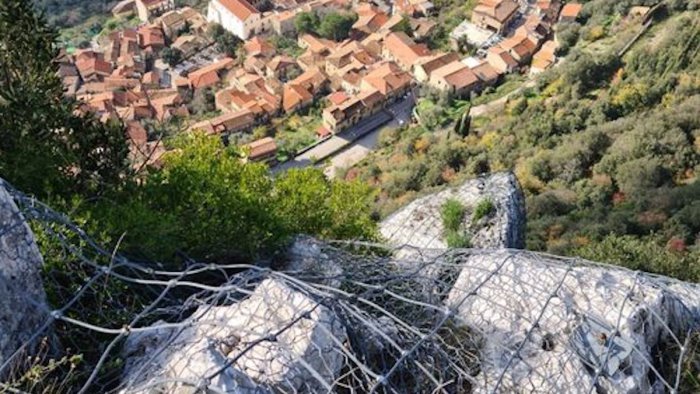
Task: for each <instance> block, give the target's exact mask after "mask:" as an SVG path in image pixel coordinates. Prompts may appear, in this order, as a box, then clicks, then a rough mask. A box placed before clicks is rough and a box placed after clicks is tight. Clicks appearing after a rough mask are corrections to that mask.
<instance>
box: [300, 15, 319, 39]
mask: <svg viewBox="0 0 700 394" xmlns="http://www.w3.org/2000/svg"><path fill="white" fill-rule="evenodd" d="M320 23H321V21H320V19H319V18H318V15H317V14H316V13H315V12H300V13H298V14H297V16H296V17H295V18H294V27H295V28H296V30H297V33H299V34H305V33H314V32H316V30H317V29H318V26H319V24H320Z"/></svg>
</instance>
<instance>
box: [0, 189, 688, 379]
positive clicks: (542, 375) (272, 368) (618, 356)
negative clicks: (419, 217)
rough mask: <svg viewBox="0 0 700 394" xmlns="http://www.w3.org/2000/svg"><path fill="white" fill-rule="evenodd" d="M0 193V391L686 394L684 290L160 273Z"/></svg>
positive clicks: (416, 263) (339, 262) (505, 255)
mask: <svg viewBox="0 0 700 394" xmlns="http://www.w3.org/2000/svg"><path fill="white" fill-rule="evenodd" d="M0 186H4V187H5V189H6V190H7V191H8V195H9V196H10V197H11V198H2V196H0V204H2V205H1V206H0V212H1V213H2V216H0V217H2V219H3V220H2V224H1V226H2V227H1V228H0V238H1V240H2V242H0V248H2V254H0V256H2V257H0V262H2V263H3V265H4V266H3V267H2V270H3V271H1V272H0V273H2V276H0V294H2V293H4V294H5V295H8V297H4V298H5V299H7V300H8V301H3V302H5V303H4V304H0V307H1V308H0V318H1V319H3V322H4V323H3V324H4V327H5V328H4V329H2V330H3V331H2V332H0V334H1V335H0V337H2V341H0V345H2V348H1V349H0V350H2V354H1V356H2V359H0V361H1V365H0V376H2V379H3V383H2V384H1V386H0V387H2V388H3V389H4V390H6V391H12V392H82V393H95V392H125V393H126V392H129V393H130V392H138V393H170V392H176V393H195V392H202V393H232V392H236V393H238V392H240V393H258V392H260V393H265V392H285V393H287V392H289V393H292V392H307V393H316V392H342V393H375V392H376V393H385V392H386V393H442V392H446V393H465V392H527V393H529V392H589V393H590V392H684V391H686V392H691V391H694V390H696V389H697V387H698V386H697V385H696V382H697V380H696V377H697V374H698V369H697V363H698V359H697V357H696V355H695V353H696V352H695V350H694V348H695V346H696V342H697V341H696V337H697V329H698V324H697V323H698V316H700V313H698V308H699V307H700V291H699V289H698V288H697V286H696V285H694V284H688V283H683V282H679V281H675V280H672V279H668V278H664V277H658V276H653V275H648V274H644V273H639V272H633V271H629V270H624V269H621V268H617V267H610V266H606V265H602V264H597V263H592V262H588V261H582V260H579V259H573V258H561V257H556V256H549V255H544V254H538V253H532V252H527V251H518V250H475V249H453V250H423V249H415V248H408V247H401V248H390V247H387V246H385V245H379V244H371V243H363V242H357V241H355V242H349V241H346V242H340V241H337V242H320V241H317V240H314V239H311V238H304V237H300V238H298V239H297V240H296V241H295V242H294V243H293V245H292V246H290V248H289V250H288V251H287V252H286V253H285V254H284V256H283V257H280V258H277V259H275V260H272V261H267V262H260V263H259V264H256V265H253V264H229V265H219V264H208V263H198V262H189V263H188V264H187V265H186V266H184V267H182V268H181V269H178V270H173V269H165V268H163V266H161V265H159V264H156V263H149V262H135V261H131V260H129V259H127V258H125V257H124V256H122V255H120V254H119V253H118V248H117V249H116V251H115V250H109V249H106V248H104V247H102V246H101V245H99V244H98V243H96V242H95V241H94V240H93V239H92V238H91V237H90V236H88V234H86V233H85V232H84V231H82V230H81V228H80V227H79V226H77V225H76V224H74V223H73V222H71V221H70V219H69V218H68V217H66V216H65V215H63V214H60V213H57V212H55V211H53V210H51V209H50V208H49V207H47V206H45V205H44V204H42V203H41V202H39V201H36V200H34V199H33V198H31V197H28V196H26V195H24V194H22V193H21V192H19V191H17V190H14V189H13V188H11V187H10V186H9V185H7V184H3V185H0ZM13 201H14V203H13ZM15 204H16V206H17V207H18V208H19V211H16V210H15V207H14V205H15ZM20 212H21V215H23V216H21V215H20ZM25 219H26V221H27V222H28V223H30V224H31V228H32V229H33V230H34V233H35V234H36V239H37V243H39V244H40V245H41V246H42V251H44V259H45V261H46V266H45V267H44V268H43V272H42V280H43V288H44V289H45V290H41V289H39V288H35V287H32V286H31V284H32V283H34V284H36V283H40V284H41V282H38V280H39V279H38V275H34V276H32V275H29V274H27V275H25V276H21V277H17V276H12V275H10V276H8V275H9V274H8V272H9V271H8V268H7V266H8V264H15V266H19V267H20V271H22V272H31V265H32V264H39V263H40V261H37V260H36V258H34V257H32V256H33V254H32V253H38V250H37V249H36V246H34V245H33V244H32V242H31V238H30V237H28V236H27V234H29V233H28V230H27V227H26V225H25V224H24V220H25ZM397 249H401V253H400V254H397V253H395V252H396V251H397ZM397 255H400V256H401V258H396V257H395V256H397ZM49 259H50V262H51V265H50V266H49V265H48V262H49ZM18 261H21V262H22V263H21V264H19V263H17V262H18ZM22 264H24V265H23V266H22ZM5 283H7V284H5ZM13 283H14V285H13ZM13 286H14V287H13ZM44 291H45V294H46V295H45V297H46V299H44ZM10 296H11V297H10ZM19 321H21V322H22V323H19ZM5 322H8V323H7V324H5ZM13 322H14V323H13ZM13 324H14V325H13ZM7 338H16V339H10V340H8V339H7Z"/></svg>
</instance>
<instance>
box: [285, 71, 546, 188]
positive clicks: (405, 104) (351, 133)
mask: <svg viewBox="0 0 700 394" xmlns="http://www.w3.org/2000/svg"><path fill="white" fill-rule="evenodd" d="M534 85H535V82H534V81H532V80H531V81H527V82H525V83H524V84H523V85H521V86H520V87H519V88H517V89H515V90H513V91H512V92H510V93H508V94H507V95H505V96H504V97H501V98H499V99H496V100H493V101H490V102H488V103H485V104H482V105H477V106H475V107H472V108H471V110H470V111H469V114H470V115H471V116H480V115H483V114H486V113H489V112H493V111H497V110H500V109H502V108H503V107H504V106H505V104H506V103H507V101H508V98H509V97H510V96H512V95H514V94H516V93H518V92H520V91H521V90H522V89H524V88H527V87H532V86H534ZM414 104H415V102H414V95H413V94H411V95H410V96H409V97H408V98H406V99H404V100H402V101H399V102H397V103H395V104H393V105H392V106H390V107H389V108H387V109H386V110H385V111H384V112H380V113H378V114H377V115H375V116H374V117H372V118H370V119H367V120H365V121H364V122H360V123H358V124H357V125H356V126H354V127H353V128H352V129H350V130H347V131H344V132H342V133H339V134H338V135H335V136H333V137H331V138H330V139H328V140H327V141H325V142H323V143H321V144H319V145H318V146H316V147H314V148H313V149H311V150H309V151H307V152H305V153H303V154H301V155H299V156H297V157H295V158H294V160H290V161H288V162H286V163H283V164H280V165H279V166H277V167H274V168H273V169H272V171H273V172H274V173H276V172H279V171H286V170H288V169H290V168H302V167H308V166H311V165H313V164H314V162H315V161H316V160H319V159H325V158H328V157H330V158H331V159H330V160H329V161H328V163H327V166H326V167H325V169H324V173H325V174H326V176H328V177H329V178H333V177H334V176H335V173H336V171H337V170H338V169H343V168H349V167H351V166H353V165H355V164H357V163H359V162H360V161H362V159H364V158H365V157H367V155H369V153H370V152H372V151H373V150H374V149H375V148H376V146H377V139H378V137H379V132H380V131H381V130H382V128H383V126H386V127H399V126H401V125H403V124H405V123H407V122H409V121H410V119H411V111H412V110H413V106H414ZM387 117H388V119H387ZM313 159H316V160H313Z"/></svg>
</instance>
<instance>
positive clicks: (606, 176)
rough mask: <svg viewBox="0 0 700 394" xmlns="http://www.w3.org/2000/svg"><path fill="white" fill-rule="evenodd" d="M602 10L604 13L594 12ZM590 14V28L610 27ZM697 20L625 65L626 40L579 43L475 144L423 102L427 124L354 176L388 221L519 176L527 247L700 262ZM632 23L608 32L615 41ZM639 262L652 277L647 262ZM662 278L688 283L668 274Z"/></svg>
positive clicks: (657, 32) (641, 47)
mask: <svg viewBox="0 0 700 394" xmlns="http://www.w3.org/2000/svg"><path fill="white" fill-rule="evenodd" d="M593 3H595V4H597V5H600V4H601V2H598V1H593V2H589V3H587V5H586V6H585V7H584V10H586V9H588V8H589V7H592V6H590V4H593ZM610 4H612V5H610ZM610 4H606V5H603V6H602V7H606V8H607V9H608V11H609V13H608V16H610V15H614V14H615V12H617V11H615V10H616V6H615V4H616V3H610ZM629 4H631V3H626V5H625V7H624V8H621V9H623V10H625V12H626V9H627V8H628V7H629ZM590 11H591V12H590V13H588V14H586V15H584V18H583V19H582V21H583V23H584V25H583V27H590V26H591V24H594V25H595V24H599V23H600V24H603V22H604V21H603V19H599V17H598V11H597V10H595V9H591V10H590ZM602 12H605V11H602ZM697 18H698V11H686V12H682V13H678V14H671V15H670V16H669V17H668V18H667V19H666V20H664V21H661V22H659V24H660V25H659V26H657V27H655V28H653V29H652V30H651V31H650V32H649V33H648V34H647V35H645V36H643V37H642V39H641V40H640V41H639V42H638V43H637V44H636V45H635V46H633V47H632V48H631V50H630V51H629V52H628V53H627V54H626V55H625V56H624V57H623V58H618V57H617V56H616V54H617V50H618V49H619V48H621V47H622V44H624V41H625V40H626V39H627V38H628V37H627V36H626V35H624V34H623V35H622V36H621V37H620V42H617V41H615V37H614V36H608V37H606V38H605V39H602V40H600V41H598V42H596V43H594V44H595V45H594V46H592V47H591V43H590V42H585V41H580V42H577V43H576V44H575V47H573V48H571V49H570V54H569V55H568V57H567V59H566V61H565V62H563V63H562V64H561V65H559V66H558V67H557V68H555V69H552V70H550V71H548V72H546V73H544V74H542V75H540V76H539V77H538V78H537V80H536V81H535V82H536V84H535V87H534V88H528V89H524V90H522V91H521V92H520V93H519V94H516V95H513V96H511V97H510V98H509V102H508V103H507V105H506V108H505V110H504V111H501V112H494V113H490V114H488V115H486V116H478V117H475V118H474V119H472V120H471V125H470V131H469V133H468V134H467V135H465V136H459V133H454V132H452V133H446V132H445V131H444V129H443V128H442V127H443V125H442V122H445V121H447V122H451V121H453V120H454V119H458V120H459V122H460V123H461V119H460V118H459V117H447V116H446V115H445V112H446V111H445V110H444V109H443V108H447V107H448V106H449V104H448V105H446V106H436V105H434V102H436V101H437V100H426V99H429V98H430V96H429V95H424V96H425V98H423V99H422V100H421V101H420V102H419V104H418V113H419V115H420V118H421V126H412V127H410V128H408V129H406V130H402V131H401V132H400V133H397V134H392V135H391V136H390V137H391V139H390V142H387V143H385V145H386V147H383V148H382V149H380V150H379V151H377V152H375V153H373V154H372V155H370V156H369V158H368V159H367V160H365V161H364V162H363V163H361V164H360V165H359V166H358V169H356V170H355V176H356V177H359V178H360V179H364V180H365V181H366V182H368V183H370V184H374V185H378V186H379V187H380V188H381V189H380V194H379V195H380V198H379V210H380V212H381V213H382V214H388V213H389V212H391V211H392V210H394V209H396V208H397V207H398V206H400V205H403V204H405V203H406V202H407V201H409V200H410V199H411V198H413V197H414V196H415V195H416V194H417V192H419V191H423V190H426V189H430V188H433V187H437V186H440V185H443V184H452V183H458V182H461V181H463V180H464V179H467V178H470V177H474V176H476V175H478V174H480V173H483V172H489V171H497V170H505V169H512V170H514V171H515V173H516V175H517V177H518V179H519V181H520V183H521V185H522V186H523V188H524V190H525V192H526V195H527V201H526V205H527V211H528V229H527V236H528V239H527V247H528V249H532V250H545V251H549V252H553V253H557V254H576V253H579V250H580V248H583V247H588V246H590V247H591V248H594V247H595V245H597V244H598V243H601V242H606V241H605V240H606V239H607V238H608V237H612V236H623V237H629V239H632V240H637V241H638V242H639V244H640V245H642V244H647V243H653V245H654V246H653V247H654V248H655V250H660V251H662V250H667V251H669V253H672V254H673V255H674V256H678V259H681V260H682V261H687V260H684V259H686V258H689V257H687V256H691V257H690V258H696V259H697V257H696V256H695V255H693V253H697V252H696V251H697V249H698V247H700V237H699V236H698V234H700V225H699V224H698V216H700V214H699V213H698V204H697V203H695V202H694V201H696V200H697V196H698V195H700V191H698V187H700V186H699V185H698V183H700V182H699V181H698V180H697V173H698V171H699V170H700V154H699V149H700V132H699V131H698V130H700V113H699V112H698V111H697V108H700V74H699V70H700V63H699V62H700V56H699V55H698V54H700V51H698V48H699V47H700V34H696V33H697V24H694V23H692V22H691V21H693V20H697ZM624 23H627V22H624V21H623V20H622V18H611V19H610V21H607V22H605V24H606V26H608V28H609V31H616V29H621V28H622V27H621V26H622V25H623V24H624ZM583 27H582V28H583ZM637 29H638V27H636V28H635V29H634V30H635V31H636V30H637ZM668 32H673V34H669V33H668ZM573 42H575V41H573V40H572V43H573ZM487 96H489V95H487ZM426 101H432V102H433V103H430V104H432V105H429V104H425V102H426ZM474 101H475V102H480V101H481V97H479V98H477V99H476V100H474ZM433 112H434V114H433ZM460 115H461V113H460ZM431 116H432V117H431ZM426 120H427V121H430V122H431V123H430V127H427V123H425V121H426ZM448 127H450V131H451V130H457V129H458V128H459V126H458V125H456V124H455V125H454V127H452V125H450V126H448ZM383 139H384V137H382V138H381V140H382V141H383ZM424 141H429V143H428V144H424ZM383 146H384V145H383ZM418 147H419V148H420V149H417V148H418ZM693 195H694V196H695V197H694V198H691V197H690V196H693ZM650 247H651V246H650ZM601 256H602V255H601ZM632 256H633V257H632V258H631V260H630V261H636V264H640V267H644V269H647V268H646V267H647V266H645V265H644V262H643V261H640V260H639V259H642V257H641V255H640V254H636V255H632ZM626 264H632V263H631V262H630V263H626ZM659 264H660V260H659ZM648 269H650V270H652V268H648ZM653 271H654V272H660V273H666V274H669V275H677V276H678V275H681V274H680V273H679V270H678V269H676V268H671V267H666V268H664V267H663V266H661V265H658V267H657V268H655V269H653ZM681 277H684V276H682V275H681Z"/></svg>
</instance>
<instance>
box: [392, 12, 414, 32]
mask: <svg viewBox="0 0 700 394" xmlns="http://www.w3.org/2000/svg"><path fill="white" fill-rule="evenodd" d="M391 31H393V32H404V33H406V35H407V36H409V37H412V36H413V27H411V20H410V19H409V18H407V17H406V16H405V15H404V16H402V17H401V21H400V22H399V23H397V24H395V25H394V26H393V27H392V28H391Z"/></svg>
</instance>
